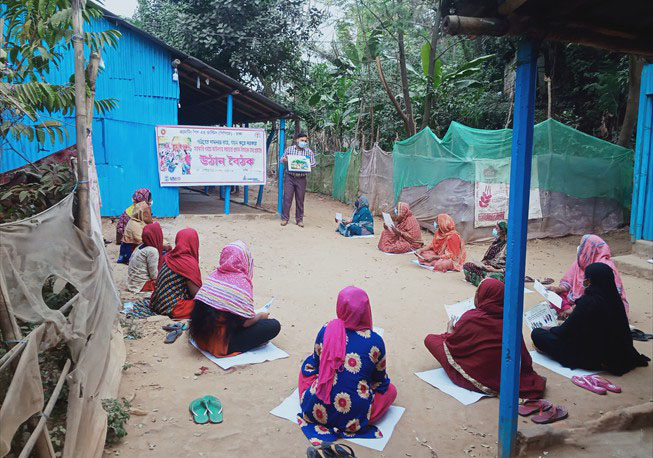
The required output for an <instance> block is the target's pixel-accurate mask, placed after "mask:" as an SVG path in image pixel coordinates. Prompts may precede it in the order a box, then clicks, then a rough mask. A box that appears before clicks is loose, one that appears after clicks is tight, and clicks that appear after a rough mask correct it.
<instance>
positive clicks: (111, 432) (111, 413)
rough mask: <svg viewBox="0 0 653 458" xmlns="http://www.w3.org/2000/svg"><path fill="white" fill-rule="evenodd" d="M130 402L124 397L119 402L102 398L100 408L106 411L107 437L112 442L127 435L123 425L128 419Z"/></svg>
mask: <svg viewBox="0 0 653 458" xmlns="http://www.w3.org/2000/svg"><path fill="white" fill-rule="evenodd" d="M130 407H131V404H130V403H129V401H127V400H126V399H123V401H122V403H120V402H119V401H118V400H117V399H102V408H104V410H105V412H106V413H107V426H108V429H107V439H106V442H107V443H109V444H113V443H116V442H118V441H119V440H120V439H122V438H123V437H125V436H126V435H127V430H126V429H125V425H126V424H127V421H129V417H130V414H129V408H130Z"/></svg>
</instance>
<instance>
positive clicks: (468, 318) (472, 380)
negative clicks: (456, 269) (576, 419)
mask: <svg viewBox="0 0 653 458" xmlns="http://www.w3.org/2000/svg"><path fill="white" fill-rule="evenodd" d="M503 293H504V284H503V283H502V282H500V281H499V280H496V279H494V278H486V279H485V280H483V281H482V282H481V284H480V285H479V287H478V289H477V290H476V296H475V297H474V305H476V308H474V309H472V310H468V311H467V312H465V313H464V314H463V315H462V316H461V317H460V319H459V320H458V322H456V324H455V326H454V325H453V324H452V322H451V321H450V322H449V324H448V325H447V332H446V333H445V334H430V335H428V336H426V338H425V339H424V345H426V348H427V349H428V350H429V351H430V352H431V354H432V355H433V356H434V357H435V359H437V360H438V362H439V363H440V365H441V366H442V368H443V369H444V370H445V372H446V373H447V375H448V376H449V378H450V379H451V381H452V382H453V383H455V384H456V385H458V386H460V387H462V388H465V389H467V390H471V391H476V392H479V393H485V394H488V395H491V396H497V395H498V394H499V385H500V383H501V340H502V336H503ZM545 386H546V379H545V378H544V377H541V376H540V375H538V374H537V373H536V372H535V370H533V360H532V359H531V355H530V354H529V353H528V350H527V349H526V345H525V344H524V339H522V341H521V372H520V377H519V397H520V398H522V399H540V398H541V397H542V396H543V395H544V388H545Z"/></svg>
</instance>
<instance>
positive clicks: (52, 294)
mask: <svg viewBox="0 0 653 458" xmlns="http://www.w3.org/2000/svg"><path fill="white" fill-rule="evenodd" d="M77 293H78V291H77V288H75V287H74V286H73V285H72V284H71V283H68V282H67V281H65V280H64V279H62V278H60V277H57V276H56V275H50V276H49V277H48V278H46V279H45V281H44V282H43V287H42V288H41V295H42V296H43V301H44V302H45V305H47V306H48V308H50V309H53V310H59V309H60V308H61V307H63V306H64V305H65V304H66V303H67V302H68V301H69V300H71V299H72V298H73V297H75V296H76V295H77Z"/></svg>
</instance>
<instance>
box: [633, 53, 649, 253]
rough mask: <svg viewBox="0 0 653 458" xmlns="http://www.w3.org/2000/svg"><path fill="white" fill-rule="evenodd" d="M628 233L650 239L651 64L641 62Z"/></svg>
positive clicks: (640, 238)
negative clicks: (631, 203)
mask: <svg viewBox="0 0 653 458" xmlns="http://www.w3.org/2000/svg"><path fill="white" fill-rule="evenodd" d="M633 179H634V186H633V206H632V212H631V214H630V235H631V236H632V237H633V239H634V240H653V64H646V65H644V69H643V71H642V86H641V92H640V97H639V115H638V121H637V143H636V145H635V173H634V174H633Z"/></svg>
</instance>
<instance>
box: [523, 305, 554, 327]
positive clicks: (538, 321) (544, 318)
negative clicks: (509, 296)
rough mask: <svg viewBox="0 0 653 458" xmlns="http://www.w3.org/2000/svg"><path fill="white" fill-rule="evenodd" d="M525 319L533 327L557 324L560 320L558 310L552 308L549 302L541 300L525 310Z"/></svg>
mask: <svg viewBox="0 0 653 458" xmlns="http://www.w3.org/2000/svg"><path fill="white" fill-rule="evenodd" d="M524 321H526V324H527V325H528V327H529V328H530V329H531V331H532V330H533V329H536V328H541V327H543V326H557V325H558V320H557V317H556V312H555V310H553V309H552V308H551V306H550V305H549V303H548V302H546V301H545V302H540V303H539V304H537V305H536V306H535V307H532V308H530V309H529V310H527V311H525V312H524Z"/></svg>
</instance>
